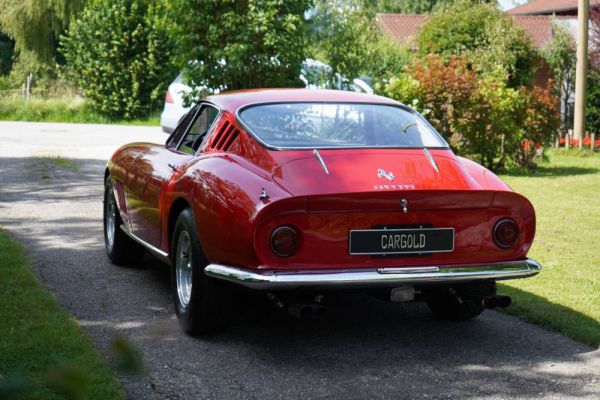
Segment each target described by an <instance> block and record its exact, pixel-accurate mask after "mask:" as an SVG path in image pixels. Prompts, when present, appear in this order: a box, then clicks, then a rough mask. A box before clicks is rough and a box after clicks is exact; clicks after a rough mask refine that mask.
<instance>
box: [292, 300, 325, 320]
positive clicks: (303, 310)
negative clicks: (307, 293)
mask: <svg viewBox="0 0 600 400" xmlns="http://www.w3.org/2000/svg"><path fill="white" fill-rule="evenodd" d="M287 312H288V314H290V315H291V316H292V317H295V318H322V317H323V316H324V315H325V306H323V305H321V304H316V303H315V304H292V305H290V306H289V307H288V308H287Z"/></svg>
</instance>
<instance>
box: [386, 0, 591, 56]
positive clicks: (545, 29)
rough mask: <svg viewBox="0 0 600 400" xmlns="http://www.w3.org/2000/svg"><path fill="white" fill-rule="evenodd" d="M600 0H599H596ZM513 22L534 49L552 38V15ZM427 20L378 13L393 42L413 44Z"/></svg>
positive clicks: (521, 17) (522, 17)
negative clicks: (522, 30)
mask: <svg viewBox="0 0 600 400" xmlns="http://www.w3.org/2000/svg"><path fill="white" fill-rule="evenodd" d="M597 1H599V2H600V0H597ZM513 18H514V20H515V23H517V24H518V25H521V26H522V27H523V28H524V29H525V31H526V32H527V33H528V34H529V37H531V40H532V42H533V45H534V47H535V48H536V49H542V48H544V47H545V46H546V44H547V43H548V42H549V41H550V39H552V18H553V17H552V16H550V15H539V16H533V15H532V16H530V15H514V16H513ZM425 22H427V15H426V14H417V15H415V14H378V15H377V23H378V25H379V27H380V28H381V30H382V31H383V32H384V33H386V34H387V35H388V36H389V37H390V38H391V39H392V40H393V41H394V42H396V43H398V44H402V45H409V46H411V47H412V46H414V39H415V37H416V36H417V34H418V33H419V30H420V29H421V26H423V24H425Z"/></svg>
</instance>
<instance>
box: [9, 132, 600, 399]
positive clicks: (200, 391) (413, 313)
mask: <svg viewBox="0 0 600 400" xmlns="http://www.w3.org/2000/svg"><path fill="white" fill-rule="evenodd" d="M165 138H166V135H165V134H163V133H161V132H160V129H159V128H154V127H121V126H102V125H78V124H46V123H15V122H0V226H2V227H4V228H6V229H8V230H9V231H10V233H11V234H12V235H13V236H14V237H15V238H17V239H18V240H20V241H21V242H22V243H24V245H25V248H26V249H27V251H28V252H30V253H31V254H32V255H33V259H34V260H33V262H32V267H33V269H34V270H35V272H36V273H37V275H38V277H39V278H40V279H41V280H42V281H43V282H44V283H45V284H46V285H47V286H48V287H49V288H51V290H52V291H53V292H54V293H55V294H56V297H57V299H58V301H59V303H60V304H61V305H62V306H64V307H65V308H66V309H67V310H69V312H70V313H71V314H72V315H73V316H74V317H75V318H76V319H77V320H78V321H79V323H80V324H81V325H83V326H84V327H86V329H88V331H89V332H90V335H91V337H92V339H93V341H94V343H95V344H96V345H97V347H98V348H99V349H100V350H101V351H102V353H103V354H107V353H108V351H109V350H108V347H109V344H110V342H111V341H112V340H113V339H114V338H115V337H116V336H123V337H125V338H127V339H129V340H131V341H132V342H133V343H134V344H135V345H136V346H138V347H139V349H140V350H141V353H142V356H143V360H144V362H145V364H146V366H147V368H148V370H149V373H148V376H146V377H144V378H139V379H134V378H127V377H124V376H121V377H119V378H120V380H121V382H122V384H123V386H124V388H125V390H126V392H127V394H128V396H129V397H130V398H133V399H180V398H181V399H195V398H215V399H252V398H258V399H265V398H284V399H290V398H302V399H315V398H343V399H349V398H359V399H360V398H368V399H372V398H394V399H400V398H407V399H415V398H427V399H515V398H517V399H521V398H522V399H531V398H536V399H538V398H539V399H568V398H572V399H600V351H599V350H596V349H593V348H591V347H589V346H586V345H583V344H580V343H578V342H575V341H572V340H570V339H568V338H566V337H564V336H562V335H560V334H556V333H553V332H550V331H547V330H545V329H542V328H540V327H537V326H534V325H531V324H528V323H525V322H523V321H521V320H519V319H517V318H514V317H511V316H508V315H505V314H503V313H499V312H492V311H487V312H485V313H484V314H483V315H482V317H480V318H479V319H476V320H474V321H470V322H464V323H455V322H441V321H437V320H434V319H433V318H432V317H431V315H430V314H429V312H428V311H427V308H426V307H425V306H424V305H422V304H404V305H397V304H388V303H385V302H382V301H378V300H376V299H373V298H370V297H367V296H360V295H350V294H348V295H343V296H342V295H340V296H338V297H333V298H330V307H329V310H328V313H327V315H326V316H325V317H324V318H323V319H321V320H297V319H293V318H292V317H288V316H286V315H281V314H279V313H278V312H277V311H275V310H274V309H273V308H272V306H271V305H270V304H269V303H268V302H267V301H265V300H264V299H263V297H262V296H260V295H253V296H250V297H244V298H243V301H240V304H239V310H240V312H239V315H238V316H237V317H236V319H235V321H234V323H233V325H232V326H231V327H230V329H229V330H228V331H227V332H225V333H223V334H220V335H218V336H212V337H209V338H203V339H197V338H191V337H188V336H185V335H184V334H182V333H181V332H180V330H179V327H178V325H177V322H176V320H175V319H174V314H173V309H172V304H171V303H172V302H171V297H170V287H169V286H170V283H169V275H168V272H167V269H166V268H164V267H163V266H162V265H161V264H160V263H158V262H157V261H155V260H153V259H152V258H151V257H150V256H147V257H146V258H145V259H144V262H143V263H142V264H141V265H139V267H136V268H120V267H115V266H113V265H111V264H110V263H109V262H108V259H107V257H106V255H105V253H104V244H103V238H102V202H101V198H102V191H103V187H102V178H103V170H104V167H105V165H106V159H107V158H108V157H109V155H110V154H111V152H112V151H113V150H114V149H115V148H117V147H118V146H119V145H121V144H123V143H126V142H129V141H153V142H160V141H164V139H165ZM53 155H61V156H65V157H70V158H72V159H73V160H72V165H69V164H65V163H60V162H57V161H56V160H53V159H51V158H45V157H48V156H53ZM533 279H535V278H533Z"/></svg>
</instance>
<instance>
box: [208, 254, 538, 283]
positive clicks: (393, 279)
mask: <svg viewBox="0 0 600 400" xmlns="http://www.w3.org/2000/svg"><path fill="white" fill-rule="evenodd" d="M541 268H542V267H541V266H540V264H538V263H537V262H536V261H534V260H530V259H525V260H519V261H507V262H499V263H487V264H466V265H445V266H444V265H440V266H427V267H398V268H370V269H345V270H302V271H259V270H249V269H241V268H237V267H230V266H226V265H219V264H210V265H208V266H207V267H206V269H205V273H206V274H207V275H208V276H211V277H213V278H217V279H223V280H225V281H229V282H233V283H237V284H239V285H243V286H246V287H248V288H252V289H294V288H301V287H329V288H345V287H361V286H366V287H369V286H402V285H411V286H419V285H430V284H444V283H448V284H452V283H456V282H469V281H484V280H494V281H496V280H504V279H518V278H528V277H530V276H533V275H536V274H537V273H538V272H540V269H541Z"/></svg>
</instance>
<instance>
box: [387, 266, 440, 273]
mask: <svg viewBox="0 0 600 400" xmlns="http://www.w3.org/2000/svg"><path fill="white" fill-rule="evenodd" d="M439 270H440V268H439V267H405V268H402V267H398V268H377V272H379V273H380V274H413V273H416V272H438V271H439Z"/></svg>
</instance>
